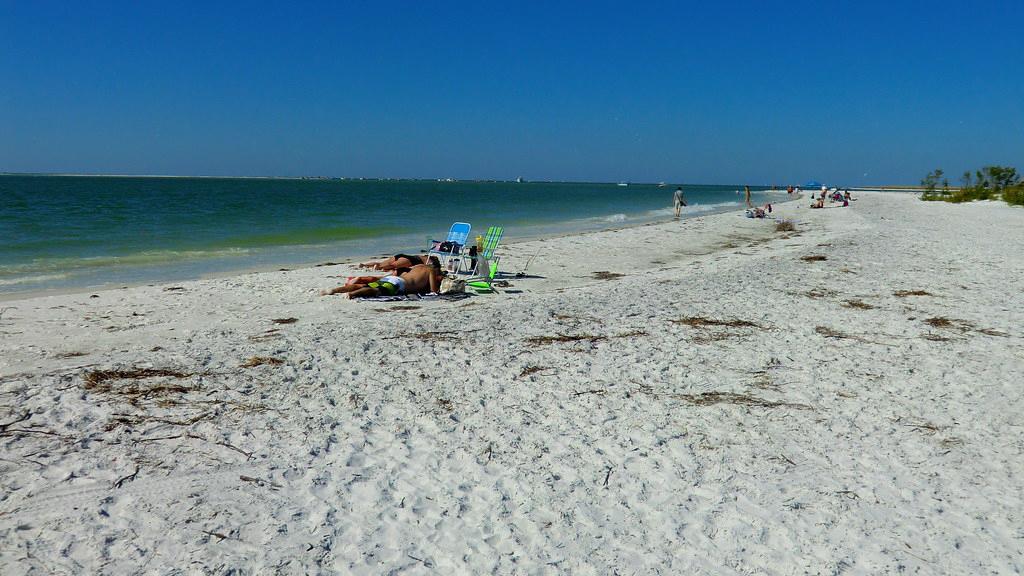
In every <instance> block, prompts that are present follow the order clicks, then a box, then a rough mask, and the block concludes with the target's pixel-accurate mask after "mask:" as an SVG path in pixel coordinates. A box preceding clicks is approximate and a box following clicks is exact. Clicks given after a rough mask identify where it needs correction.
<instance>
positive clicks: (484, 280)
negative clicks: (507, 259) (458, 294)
mask: <svg viewBox="0 0 1024 576" xmlns="http://www.w3.org/2000/svg"><path fill="white" fill-rule="evenodd" d="M487 268H488V270H487V274H486V275H485V276H474V277H473V278H469V279H468V280H466V287H467V288H472V289H473V290H476V291H477V293H479V294H487V293H490V292H494V287H493V286H492V284H493V283H494V276H495V275H496V274H497V273H498V263H497V262H489V263H488V265H487Z"/></svg>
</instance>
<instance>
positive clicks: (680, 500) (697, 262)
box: [0, 194, 1024, 574]
mask: <svg viewBox="0 0 1024 576" xmlns="http://www.w3.org/2000/svg"><path fill="white" fill-rule="evenodd" d="M775 215H776V216H777V217H780V218H781V217H788V218H792V219H794V220H795V221H796V222H797V229H798V231H797V232H796V233H788V234H787V233H780V232H776V231H775V229H774V223H773V222H770V221H769V222H765V221H753V220H749V219H746V218H742V217H740V216H738V215H737V214H735V213H734V214H720V215H713V216H708V217H704V218H700V219H696V220H688V221H684V222H682V223H676V222H673V223H666V224H658V225H651V226H642V227H637V228H631V229H624V230H617V231H606V232H599V233H589V234H582V235H577V236H566V237H560V238H552V239H547V240H541V241H531V242H524V243H520V244H511V245H509V246H506V247H504V255H503V256H502V260H501V265H502V269H503V270H505V271H508V272H516V271H519V270H521V269H522V268H523V267H524V266H525V265H526V263H527V262H528V261H530V265H529V268H528V271H527V272H528V276H527V277H523V278H515V277H513V278H509V279H508V280H509V281H510V283H511V284H512V286H510V287H508V288H505V289H502V290H501V292H499V293H498V294H492V295H480V296H474V297H472V298H468V299H466V300H462V301H458V302H444V301H441V302H438V301H431V302H417V303H404V302H399V303H381V302H352V301H348V300H344V299H341V298H340V297H319V296H317V295H316V292H317V290H319V289H320V288H324V287H328V286H330V285H332V283H337V282H339V279H338V278H332V277H329V276H345V275H347V274H350V273H351V269H350V268H348V267H346V266H327V267H320V268H310V269H304V270H296V271H291V272H273V273H258V274H248V275H242V276H237V277H233V278H227V279H216V280H202V281H192V282H185V283H181V284H180V285H178V286H171V285H168V286H154V287H138V288H130V289H123V290H110V291H103V292H98V293H96V296H95V297H93V296H91V295H90V294H88V293H85V294H74V295H62V296H51V297H39V298H33V299H25V300H18V301H14V302H7V303H5V304H4V307H7V309H6V310H5V311H4V313H3V314H2V315H0V351H2V358H0V487H2V491H0V573H3V574H49V573H58V574H94V573H101V574H134V573H159V574H190V573H196V572H206V573H216V574H278V573H279V574H314V573H324V574H398V573H411V574H426V573H441V574H464V573H465V574H481V573H495V574H562V573H566V574H613V573H618V574H840V573H849V574H889V573H908V574H983V573H984V574H1019V573H1020V572H1021V571H1022V570H1024V557H1022V549H1024V503H1022V496H1024V482H1022V480H1021V479H1022V477H1024V476H1022V474H1024V457H1022V454H1021V452H1022V449H1024V441H1022V422H1024V421H1022V419H1021V414H1022V413H1024V402H1022V400H1021V382H1024V352H1022V350H1024V347H1022V336H1024V329H1022V326H1024V296H1022V291H1021V282H1022V279H1024V225H1022V224H1024V210H1021V209H1019V208H1011V207H1008V206H1005V205H1002V204H995V203H977V204H970V205H957V206H954V205H949V204H941V203H925V202H920V201H918V200H917V199H916V198H915V197H913V196H911V195H902V194H863V195H861V196H860V199H859V200H858V201H857V202H854V203H853V205H852V206H851V207H849V208H845V209H826V210H809V209H807V208H806V206H805V202H799V203H791V204H788V205H785V206H783V207H781V208H780V209H779V210H777V211H776V213H775ZM808 256H824V257H825V259H824V260H820V259H819V260H805V259H803V258H804V257H808ZM531 259H532V261H531ZM599 271H607V272H611V273H617V274H622V275H623V276H621V277H615V278H612V279H607V280H606V279H598V278H596V277H595V276H594V273H595V272H599ZM177 288H180V289H177ZM906 291H909V292H915V291H924V292H927V293H928V294H927V295H907V294H906ZM10 307H13V308H10ZM281 318H295V319H297V321H296V322H294V323H290V324H275V323H273V322H272V320H273V319H281ZM701 319H704V320H701ZM709 322H710V323H711V324H712V325H708V323H709ZM716 322H717V323H718V324H717V325H715V324H714V323H716ZM730 324H731V325H730ZM560 336H566V337H574V338H577V339H576V340H572V341H550V340H552V337H555V338H554V339H556V340H557V339H558V337H560ZM563 340H565V339H563ZM254 356H260V357H270V358H276V359H279V360H281V361H282V363H280V364H264V365H260V366H255V367H240V364H242V363H243V362H245V361H246V360H247V359H249V358H251V357H254ZM135 369H167V370H175V371H180V372H182V373H187V374H188V375H186V376H184V377H180V378H179V377H174V376H157V377H148V378H141V379H136V380H131V379H112V380H106V381H98V382H97V381H93V382H92V383H90V381H88V380H87V379H86V375H87V374H88V373H89V372H90V371H93V370H135Z"/></svg>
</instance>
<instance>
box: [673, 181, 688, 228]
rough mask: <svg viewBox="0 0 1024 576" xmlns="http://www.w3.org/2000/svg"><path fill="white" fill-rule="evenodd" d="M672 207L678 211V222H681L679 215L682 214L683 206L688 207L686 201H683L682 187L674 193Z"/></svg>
mask: <svg viewBox="0 0 1024 576" xmlns="http://www.w3.org/2000/svg"><path fill="white" fill-rule="evenodd" d="M672 205H673V206H675V209H676V220H679V213H680V212H682V210H683V206H686V200H685V199H683V187H682V186H679V187H678V188H676V191H675V192H673V193H672Z"/></svg>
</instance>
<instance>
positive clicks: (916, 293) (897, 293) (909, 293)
mask: <svg viewBox="0 0 1024 576" xmlns="http://www.w3.org/2000/svg"><path fill="white" fill-rule="evenodd" d="M892 295H893V296H896V297H897V298H906V297H907V296H934V294H932V293H931V292H926V291H924V290H897V291H895V292H893V293H892Z"/></svg>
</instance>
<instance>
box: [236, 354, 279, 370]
mask: <svg viewBox="0 0 1024 576" xmlns="http://www.w3.org/2000/svg"><path fill="white" fill-rule="evenodd" d="M264 364H266V365H269V366H278V365H280V364H284V360H281V359H280V358H274V357H273V356H253V357H251V358H249V359H248V360H246V361H245V362H242V363H241V364H239V367H241V368H254V367H256V366H263V365H264Z"/></svg>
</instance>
